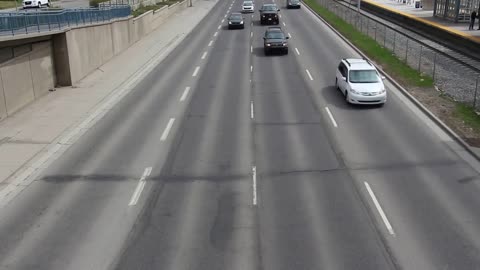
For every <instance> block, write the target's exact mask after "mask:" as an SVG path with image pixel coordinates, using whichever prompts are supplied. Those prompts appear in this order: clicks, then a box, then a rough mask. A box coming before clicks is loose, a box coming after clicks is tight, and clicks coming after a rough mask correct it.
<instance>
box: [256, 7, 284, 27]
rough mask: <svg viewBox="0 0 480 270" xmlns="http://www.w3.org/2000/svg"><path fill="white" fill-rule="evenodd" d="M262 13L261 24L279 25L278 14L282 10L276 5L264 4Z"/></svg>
mask: <svg viewBox="0 0 480 270" xmlns="http://www.w3.org/2000/svg"><path fill="white" fill-rule="evenodd" d="M259 11H260V24H279V23H280V20H279V18H278V12H279V11H280V9H279V8H278V7H277V5H275V4H264V5H263V6H262V8H261V9H260V10H259Z"/></svg>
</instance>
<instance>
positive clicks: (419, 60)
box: [418, 45, 423, 72]
mask: <svg viewBox="0 0 480 270" xmlns="http://www.w3.org/2000/svg"><path fill="white" fill-rule="evenodd" d="M422 51H423V46H422V45H420V57H418V72H420V70H421V65H422Z"/></svg>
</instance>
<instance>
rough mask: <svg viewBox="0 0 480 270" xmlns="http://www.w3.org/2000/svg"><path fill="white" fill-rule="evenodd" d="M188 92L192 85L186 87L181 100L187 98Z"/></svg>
mask: <svg viewBox="0 0 480 270" xmlns="http://www.w3.org/2000/svg"><path fill="white" fill-rule="evenodd" d="M188 92H190V86H187V87H185V90H184V91H183V94H182V96H181V97H180V102H182V101H184V100H185V99H186V98H187V96H188Z"/></svg>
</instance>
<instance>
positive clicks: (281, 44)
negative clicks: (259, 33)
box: [263, 26, 288, 55]
mask: <svg viewBox="0 0 480 270" xmlns="http://www.w3.org/2000/svg"><path fill="white" fill-rule="evenodd" d="M287 39H288V36H286V35H285V33H284V32H283V30H282V28H280V27H278V26H277V27H268V28H267V30H266V31H265V36H264V37H263V48H264V50H265V55H268V54H269V53H271V52H274V51H277V52H282V53H284V54H288V42H287Z"/></svg>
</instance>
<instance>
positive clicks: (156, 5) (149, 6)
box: [132, 0, 180, 17]
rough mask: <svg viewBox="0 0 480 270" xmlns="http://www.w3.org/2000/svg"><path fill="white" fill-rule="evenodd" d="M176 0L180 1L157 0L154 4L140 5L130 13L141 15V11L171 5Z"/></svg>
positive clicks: (136, 15)
mask: <svg viewBox="0 0 480 270" xmlns="http://www.w3.org/2000/svg"><path fill="white" fill-rule="evenodd" d="M178 2H180V1H177V0H168V1H163V2H159V3H157V4H155V5H148V6H143V5H140V7H139V8H137V9H136V10H134V11H133V12H132V15H133V16H134V17H138V16H140V15H142V14H143V13H145V12H148V11H150V10H157V9H160V8H162V7H164V6H171V5H173V4H175V3H178Z"/></svg>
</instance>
